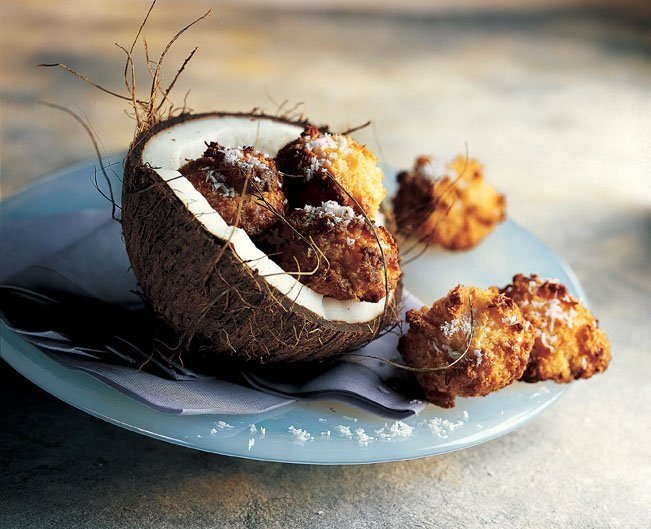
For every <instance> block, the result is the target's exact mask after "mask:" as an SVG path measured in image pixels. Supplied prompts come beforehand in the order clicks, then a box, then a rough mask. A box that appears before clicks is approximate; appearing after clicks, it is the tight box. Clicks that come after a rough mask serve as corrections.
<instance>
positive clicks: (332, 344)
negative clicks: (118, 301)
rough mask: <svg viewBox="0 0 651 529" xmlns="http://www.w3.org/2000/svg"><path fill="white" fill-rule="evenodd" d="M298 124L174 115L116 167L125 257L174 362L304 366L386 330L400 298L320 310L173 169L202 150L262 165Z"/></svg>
mask: <svg viewBox="0 0 651 529" xmlns="http://www.w3.org/2000/svg"><path fill="white" fill-rule="evenodd" d="M305 125H306V124H305V123H292V122H290V121H286V120H283V119H280V118H274V117H266V116H259V115H247V114H223V113H213V114H201V115H184V116H180V117H177V118H172V119H169V120H167V121H163V122H161V123H158V124H157V125H156V126H154V127H153V128H152V129H151V130H149V131H148V132H146V133H144V134H142V135H141V136H139V137H137V138H136V139H135V140H134V142H133V144H132V147H131V149H130V151H129V153H128V156H127V159H126V163H125V178H124V186H123V195H122V208H123V209H122V215H123V216H122V225H123V232H124V239H125V243H126V248H127V252H128V254H129V258H130V260H131V264H132V267H133V270H134V272H135V274H136V277H137V278H138V280H139V283H140V285H141V288H142V290H143V293H144V295H145V297H146V298H147V300H148V301H149V303H150V304H151V307H152V308H153V310H154V311H155V313H156V314H157V315H158V316H159V317H160V318H161V319H162V320H163V321H164V322H165V324H166V325H167V326H169V328H170V329H172V331H173V332H174V333H175V335H177V336H178V347H177V350H178V351H179V353H180V354H184V355H186V358H187V357H192V355H193V344H194V345H199V346H200V349H201V351H202V354H204V355H205V354H206V351H208V352H209V353H210V354H214V356H215V357H221V358H229V359H231V360H235V361H237V362H254V363H257V364H272V363H278V362H298V361H312V360H320V359H324V358H329V357H333V356H336V355H339V354H341V353H343V352H345V351H347V350H350V349H354V348H356V347H358V346H360V345H361V344H363V343H365V342H366V341H368V340H371V339H373V338H374V337H375V336H376V333H377V332H378V331H379V330H381V329H382V328H384V327H386V326H387V325H389V324H390V323H391V322H392V321H393V320H394V317H395V314H396V313H397V310H396V308H397V303H398V301H399V287H398V288H396V289H395V290H393V291H391V292H389V294H388V296H386V297H385V298H384V299H382V300H379V301H377V302H374V303H371V302H363V301H354V300H347V301H341V300H336V299H333V298H328V297H327V296H323V295H322V294H318V293H317V292H314V291H312V290H311V289H310V288H309V287H308V286H306V285H303V284H301V283H300V282H298V281H297V280H296V279H295V278H294V277H292V276H291V275H289V274H286V273H285V272H284V271H283V270H282V269H281V268H280V267H279V266H278V265H277V264H276V263H274V262H273V261H272V260H271V259H269V258H268V256H267V255H266V254H265V253H264V252H263V251H262V250H260V249H259V248H258V247H256V245H255V244H254V242H253V241H252V240H251V238H250V237H249V236H248V234H247V233H246V232H245V231H244V230H242V229H240V228H237V227H232V226H229V225H228V224H227V223H226V222H225V221H224V219H223V218H222V217H221V216H220V215H219V213H217V212H216V211H215V210H214V208H212V207H211V206H210V204H209V202H208V201H207V200H206V198H205V197H204V196H203V195H202V194H201V193H200V192H199V191H197V189H196V188H195V187H194V186H193V185H192V183H191V182H190V181H189V180H188V179H187V178H185V177H184V176H183V175H182V174H181V173H180V172H179V171H178V169H179V168H180V167H181V166H182V165H183V163H184V162H185V161H186V160H188V159H196V158H198V157H200V156H201V154H202V152H203V151H204V150H205V144H206V142H211V141H215V142H219V144H220V145H223V146H226V147H233V146H241V145H254V146H255V147H256V148H257V149H259V150H261V151H262V152H265V153H266V154H267V155H269V156H274V155H275V154H276V153H277V151H278V149H280V148H281V147H282V146H283V145H286V144H287V143H288V142H289V141H291V140H292V138H296V137H298V136H299V134H300V133H301V131H302V130H303V128H304V126H305Z"/></svg>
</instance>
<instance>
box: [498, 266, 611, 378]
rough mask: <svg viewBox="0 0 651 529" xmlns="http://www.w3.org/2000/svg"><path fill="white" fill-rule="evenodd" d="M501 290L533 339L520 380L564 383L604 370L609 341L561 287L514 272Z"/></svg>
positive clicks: (606, 366)
mask: <svg viewBox="0 0 651 529" xmlns="http://www.w3.org/2000/svg"><path fill="white" fill-rule="evenodd" d="M502 292H503V293H504V294H506V295H507V296H508V297H509V298H511V299H513V300H514V301H515V302H516V303H517V304H518V306H519V307H520V310H521V311H522V314H523V315H524V317H525V318H526V319H527V320H528V321H529V322H531V324H532V326H533V329H534V332H535V336H536V341H535V343H534V346H533V350H532V351H531V356H530V357H529V363H528V365H527V369H526V371H525V372H524V375H523V377H522V380H524V381H526V382H538V381H541V380H554V381H555V382H559V383H560V382H564V383H567V382H572V381H573V380H576V379H580V378H590V377H591V376H592V375H594V374H596V373H602V372H603V371H605V370H606V369H607V368H608V363H609V362H610V342H609V340H608V337H607V336H606V334H605V333H604V332H603V331H602V330H601V329H600V328H599V322H598V320H597V319H596V318H595V317H594V316H593V315H592V314H591V313H590V311H589V310H588V309H587V308H586V307H585V306H584V305H583V304H582V303H581V302H580V301H579V300H577V299H576V298H575V297H574V296H572V295H571V294H570V293H569V292H568V291H567V289H566V288H565V286H563V285H562V284H560V283H558V282H557V281H552V280H542V279H541V278H539V277H538V276H537V275H535V274H534V275H531V276H528V277H527V276H524V275H522V274H518V275H516V276H515V277H514V278H513V283H512V284H510V285H508V286H506V287H505V288H504V289H503V290H502Z"/></svg>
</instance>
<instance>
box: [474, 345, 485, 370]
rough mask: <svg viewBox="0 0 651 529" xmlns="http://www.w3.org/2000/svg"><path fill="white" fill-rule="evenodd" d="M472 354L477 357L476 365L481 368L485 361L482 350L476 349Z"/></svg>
mask: <svg viewBox="0 0 651 529" xmlns="http://www.w3.org/2000/svg"><path fill="white" fill-rule="evenodd" d="M472 354H474V355H475V363H476V364H477V365H478V366H480V365H481V363H482V362H483V360H484V356H483V354H482V352H481V350H480V349H475V350H474V351H473V352H472Z"/></svg>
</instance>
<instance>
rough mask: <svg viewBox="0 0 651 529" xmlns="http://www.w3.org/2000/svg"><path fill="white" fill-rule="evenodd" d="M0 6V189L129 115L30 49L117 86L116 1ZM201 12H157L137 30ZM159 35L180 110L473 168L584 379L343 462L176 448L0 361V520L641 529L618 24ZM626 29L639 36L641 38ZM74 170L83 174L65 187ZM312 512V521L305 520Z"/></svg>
mask: <svg viewBox="0 0 651 529" xmlns="http://www.w3.org/2000/svg"><path fill="white" fill-rule="evenodd" d="M87 4H88V3H85V2H84V3H81V2H79V3H76V2H62V3H57V4H56V5H54V4H51V5H48V6H47V7H44V5H43V4H42V3H41V2H36V1H28V2H6V3H4V4H3V6H2V8H1V9H2V17H1V24H2V28H1V30H0V39H1V42H2V50H3V53H2V54H1V55H0V59H1V61H2V76H1V79H0V83H1V92H0V94H1V96H2V131H1V133H2V162H3V164H2V165H3V167H2V177H3V178H2V180H3V181H2V192H3V194H4V195H5V196H7V195H10V194H11V193H13V192H14V191H15V190H16V189H17V188H18V187H20V186H21V185H23V184H25V183H27V182H29V181H31V180H34V179H36V178H38V176H39V175H41V174H44V173H46V172H48V171H50V170H52V169H55V168H57V167H59V166H63V165H65V164H68V163H70V162H74V161H76V160H79V159H83V158H88V157H91V156H92V147H91V145H90V144H89V142H88V141H87V139H86V137H85V136H84V133H83V131H82V130H81V129H80V128H79V127H78V126H77V125H76V124H75V123H74V122H73V121H72V120H70V118H68V117H67V116H65V115H63V114H60V113H57V112H56V111H54V110H50V109H48V108H44V107H41V106H38V105H37V104H36V103H35V101H37V100H39V99H46V100H48V101H53V102H57V103H61V104H64V105H68V106H71V107H75V106H78V108H79V109H81V110H83V111H84V112H85V113H86V114H87V116H88V119H89V120H90V122H91V123H92V125H93V127H94V128H95V130H96V132H97V134H98V135H99V137H100V139H101V140H102V144H103V147H104V148H105V149H106V150H107V151H115V150H120V149H124V148H125V147H126V145H127V144H128V142H129V140H130V138H131V129H132V122H131V121H130V120H129V119H128V118H126V117H125V116H124V113H123V112H122V110H123V105H122V102H121V101H118V100H113V99H112V98H111V97H108V96H105V95H103V94H101V93H99V92H97V91H94V90H93V89H90V88H86V87H84V86H82V84H81V83H79V82H77V81H75V80H74V79H72V78H70V77H68V76H66V75H65V74H64V73H63V72H59V71H44V70H37V69H36V68H34V67H33V65H35V64H36V63H39V62H54V61H62V62H66V63H68V64H69V65H70V66H73V67H75V68H78V69H79V70H81V71H83V72H84V73H86V74H87V75H88V76H89V77H91V78H93V79H94V80H97V81H98V82H100V83H102V84H106V85H108V86H110V87H112V88H114V89H117V90H119V89H120V87H121V86H122V85H121V80H120V75H121V69H122V62H121V60H122V58H121V56H120V52H119V50H118V49H117V48H115V47H114V46H113V45H112V43H113V42H115V41H118V42H121V43H124V44H128V43H129V41H130V38H131V36H132V35H133V33H134V30H135V29H136V28H137V25H138V19H139V17H140V16H141V15H140V12H139V9H140V7H141V6H140V4H138V11H135V10H134V9H135V7H134V4H133V3H129V2H111V3H110V4H109V3H105V4H101V5H100V4H99V3H98V4H95V5H87ZM203 9H205V4H204V3H200V2H197V3H190V2H184V3H183V6H181V3H177V4H173V3H171V2H168V3H164V5H161V6H160V9H158V10H157V11H156V12H155V15H154V18H153V19H152V25H151V26H150V28H149V29H148V30H147V31H146V36H147V39H148V41H149V42H150V44H151V46H152V48H154V49H160V47H161V46H162V45H163V43H164V41H165V39H166V37H167V36H168V35H171V34H172V33H173V32H174V31H175V30H176V29H177V28H178V27H179V26H180V25H182V24H183V23H184V22H185V21H186V20H189V19H191V18H192V17H193V16H194V15H195V14H197V13H200V12H201V11H202V10H203ZM217 15H218V16H215V17H213V18H212V19H210V20H208V21H207V22H206V23H204V24H203V25H202V26H200V27H198V28H197V30H196V31H195V32H193V33H191V34H188V35H186V36H184V37H183V38H182V39H181V40H180V41H179V48H178V49H177V50H176V51H174V52H173V53H171V55H170V59H171V61H170V63H169V64H170V65H171V64H176V63H177V62H179V61H181V60H182V58H183V56H184V54H185V53H187V52H188V51H189V50H190V49H192V47H193V46H194V45H198V46H199V47H200V50H199V52H198V54H197V56H196V58H195V60H194V62H193V64H191V65H190V66H189V67H188V70H187V73H186V75H185V76H184V78H183V79H182V81H181V82H180V83H179V92H178V93H179V94H183V93H184V91H185V90H187V89H188V88H190V87H191V88H192V92H191V94H190V103H191V106H192V107H193V108H195V109H197V110H209V109H215V108H221V109H230V110H237V109H240V110H241V109H249V108H252V107H255V106H263V107H266V108H267V110H269V111H274V109H275V107H276V106H277V104H274V103H273V102H271V101H270V100H271V99H273V100H275V101H278V102H281V101H282V100H284V99H287V100H288V101H289V103H288V106H291V105H293V104H294V102H298V101H304V102H305V105H304V107H303V109H304V111H305V113H306V114H308V115H310V116H311V117H312V119H314V120H315V121H322V122H326V121H327V122H329V123H330V124H331V125H332V126H333V127H335V128H345V127H347V126H349V125H350V126H352V125H356V124H359V123H363V122H365V121H366V120H367V119H373V120H374V123H375V125H374V128H369V129H366V130H365V131H362V132H361V133H359V135H358V136H359V137H360V138H361V139H362V140H364V141H367V142H368V143H369V145H370V146H371V148H375V149H378V150H380V152H381V154H382V158H383V160H384V161H385V162H387V163H390V164H392V165H394V166H405V165H408V164H409V163H410V162H411V160H412V159H413V157H414V156H415V155H417V154H419V153H422V152H431V153H434V154H438V155H441V156H447V155H451V154H454V153H456V152H462V151H463V150H464V149H465V144H467V145H468V149H469V152H470V154H471V155H475V156H477V157H479V158H480V159H482V160H483V161H484V162H485V164H486V166H487V172H488V176H489V178H490V179H491V180H492V181H493V182H494V183H495V184H496V185H497V187H499V188H500V189H502V190H504V191H505V192H506V193H507V195H508V199H509V211H510V214H511V216H512V217H514V218H515V219H516V220H518V221H519V222H521V223H523V224H525V225H526V226H527V227H528V228H529V229H531V230H532V231H533V232H534V233H536V234H537V235H539V236H540V237H541V238H543V239H544V240H545V241H547V242H548V243H549V244H551V246H553V247H554V248H555V249H556V250H558V251H559V253H561V254H562V255H564V256H565V257H566V258H567V260H568V261H569V263H570V265H571V266H572V267H573V268H574V270H575V271H576V272H577V275H578V276H579V278H580V280H581V281H582V283H583V285H584V287H585V289H586V291H587V292H588V295H589V296H590V299H591V303H592V306H593V308H594V311H595V313H596V314H597V315H598V316H599V317H600V319H601V323H602V326H603V327H604V329H605V330H606V331H607V332H608V333H609V335H610V337H611V339H612V342H613V353H614V361H613V363H612V366H611V368H610V369H609V371H608V372H607V374H606V375H604V376H601V377H597V378H595V379H593V380H591V381H589V382H581V383H577V384H576V385H575V386H574V387H573V388H572V391H570V392H569V393H568V395H567V396H566V397H564V398H563V399H562V401H560V402H559V403H558V404H557V405H555V406H554V407H553V408H552V409H550V410H549V411H548V412H546V413H545V414H544V415H543V416H542V417H540V418H538V419H537V420H535V421H533V422H532V423H530V424H528V425H527V426H525V427H524V428H522V429H520V430H518V431H516V432H514V433H512V434H510V435H508V436H506V437H504V438H501V439H499V440H496V441H493V442H491V443H489V444H486V445H483V446H480V447H476V448H473V449H470V450H466V451H463V452H460V453H455V454H449V455H446V456H443V457H438V458H433V459H426V460H418V461H410V462H404V463H392V464H381V465H372V466H365V467H317V466H290V465H282V464H268V463H260V462H253V461H243V460H236V459H229V458H225V457H219V456H213V455H207V454H203V453H199V452H194V451H190V450H187V449H183V448H179V447H176V446H172V445H168V444H166V443H163V442H158V441H154V440H151V439H148V438H146V437H143V436H139V435H136V434H134V433H131V432H127V431H124V430H121V429H119V428H116V427H113V426H110V425H108V424H106V423H103V422H102V421H100V420H97V419H94V418H92V417H90V416H88V415H86V414H83V413H81V412H79V411H77V410H75V409H72V408H70V407H68V406H66V405H64V404H63V403H61V402H59V401H57V400H55V399H54V398H52V397H49V396H48V395H47V394H45V393H43V392H42V391H40V390H39V389H37V388H36V387H34V386H32V385H31V384H30V383H28V382H27V381H25V380H24V379H23V378H22V377H20V376H19V375H17V374H15V373H14V372H13V371H12V370H11V369H10V368H9V367H8V366H7V365H6V364H2V365H1V366H0V369H1V375H0V377H1V380H2V384H1V389H0V409H1V410H2V427H1V428H0V464H1V467H0V468H1V469H2V471H1V474H0V490H1V491H2V492H1V494H0V527H12V528H22V527H25V528H27V527H30V528H32V527H66V528H81V527H111V528H112V527H115V528H122V527H129V528H133V527H143V528H144V527H157V528H167V527H170V528H171V527H238V528H239V527H247V528H251V527H282V528H293V527H310V528H320V527H337V526H340V527H359V528H367V527H368V528H383V527H386V528H394V527H509V526H512V527H522V528H528V527H531V528H533V527H535V528H545V527H549V528H556V527H577V528H588V527H612V528H618V527H648V526H649V525H650V524H651V514H650V511H649V504H651V494H650V493H649V483H651V444H649V439H650V438H651V420H650V419H651V412H650V411H649V407H650V405H651V384H649V375H648V373H649V372H650V370H651V354H650V351H651V329H650V328H651V326H650V325H649V321H650V318H651V273H650V265H649V263H650V262H651V101H650V98H649V86H651V41H650V40H649V33H648V27H649V24H648V22H649V20H648V18H647V19H645V18H644V17H643V16H642V15H639V16H635V15H633V16H631V15H620V14H617V13H612V12H607V11H599V12H597V13H593V12H587V13H586V12H582V11H578V12H569V13H564V12H562V11H545V10H538V11H536V12H535V13H532V12H526V11H525V12H503V13H499V14H492V15H484V16H479V15H473V14H472V13H465V14H457V15H454V16H447V15H445V14H443V13H429V14H426V15H419V14H414V13H411V14H404V15H401V14H399V13H396V12H395V10H394V12H393V13H392V14H383V13H382V12H373V13H363V12H354V13H348V14H342V13H340V12H339V11H336V10H328V9H317V10H312V11H310V12H309V13H304V14H301V13H293V12H292V11H290V10H288V9H284V10H277V11H272V10H266V11H265V10H261V9H258V10H253V9H250V10H238V9H235V8H229V9H219V12H218V13H217ZM645 30H646V31H645ZM80 185H87V182H80ZM319 513H321V514H319Z"/></svg>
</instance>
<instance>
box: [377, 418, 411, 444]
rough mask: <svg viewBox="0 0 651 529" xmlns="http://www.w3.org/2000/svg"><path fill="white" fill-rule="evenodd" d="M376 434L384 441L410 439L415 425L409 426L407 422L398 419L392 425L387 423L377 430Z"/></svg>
mask: <svg viewBox="0 0 651 529" xmlns="http://www.w3.org/2000/svg"><path fill="white" fill-rule="evenodd" d="M375 433H376V435H377V436H378V438H379V439H382V440H383V441H394V440H396V439H408V438H410V437H411V436H412V435H413V433H414V427H413V426H409V425H408V424H407V423H406V422H402V421H396V422H394V423H393V424H392V425H391V426H389V425H388V424H387V423H385V424H384V427H382V428H380V429H379V430H375Z"/></svg>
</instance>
